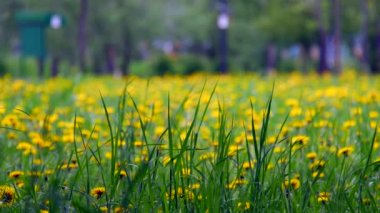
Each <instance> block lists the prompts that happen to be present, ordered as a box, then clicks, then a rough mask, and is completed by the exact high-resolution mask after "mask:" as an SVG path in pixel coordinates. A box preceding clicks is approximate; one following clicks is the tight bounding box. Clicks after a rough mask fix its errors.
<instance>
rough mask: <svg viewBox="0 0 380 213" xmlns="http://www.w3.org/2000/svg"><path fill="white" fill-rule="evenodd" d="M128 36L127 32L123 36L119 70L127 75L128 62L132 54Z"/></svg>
mask: <svg viewBox="0 0 380 213" xmlns="http://www.w3.org/2000/svg"><path fill="white" fill-rule="evenodd" d="M130 40H131V39H130V36H129V35H128V34H127V36H125V37H124V42H123V43H124V45H123V46H124V47H123V53H122V55H123V60H122V63H121V72H122V75H124V76H125V75H128V74H129V64H130V61H131V55H132V44H131V42H130Z"/></svg>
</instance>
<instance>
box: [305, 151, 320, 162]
mask: <svg viewBox="0 0 380 213" xmlns="http://www.w3.org/2000/svg"><path fill="white" fill-rule="evenodd" d="M306 158H307V159H309V160H312V161H314V160H315V159H316V158H317V153H316V152H309V153H307V154H306Z"/></svg>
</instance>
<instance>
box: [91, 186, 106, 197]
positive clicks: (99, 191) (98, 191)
mask: <svg viewBox="0 0 380 213" xmlns="http://www.w3.org/2000/svg"><path fill="white" fill-rule="evenodd" d="M105 192H106V188H104V187H95V188H93V189H91V192H90V195H91V196H93V197H95V198H96V199H100V198H101V197H102V195H103V194H104V193H105Z"/></svg>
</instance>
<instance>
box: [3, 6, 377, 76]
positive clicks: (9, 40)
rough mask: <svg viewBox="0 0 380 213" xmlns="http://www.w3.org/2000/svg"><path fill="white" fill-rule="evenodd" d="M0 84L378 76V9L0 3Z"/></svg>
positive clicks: (361, 7)
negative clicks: (106, 78)
mask: <svg viewBox="0 0 380 213" xmlns="http://www.w3.org/2000/svg"><path fill="white" fill-rule="evenodd" d="M0 44H1V45H0V74H1V75H4V74H10V75H12V76H33V75H35V76H56V75H62V76H68V75H72V74H77V73H82V74H112V75H120V76H121V75H128V74H134V75H140V76H151V75H163V74H166V73H171V74H191V73H193V72H198V71H207V72H221V73H226V72H259V73H273V72H290V71H294V70H297V71H301V72H318V73H324V72H332V73H340V72H344V71H345V70H351V69H354V70H360V71H365V72H369V73H377V72H378V71H380V2H379V0H344V1H343V0H254V1H252V0H240V1H231V0H108V1H104V0H1V1H0Z"/></svg>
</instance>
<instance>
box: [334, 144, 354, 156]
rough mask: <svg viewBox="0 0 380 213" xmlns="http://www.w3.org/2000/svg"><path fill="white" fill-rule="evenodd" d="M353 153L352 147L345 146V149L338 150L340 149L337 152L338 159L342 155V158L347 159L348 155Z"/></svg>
mask: <svg viewBox="0 0 380 213" xmlns="http://www.w3.org/2000/svg"><path fill="white" fill-rule="evenodd" d="M353 151H354V147H352V146H347V147H343V148H340V149H339V150H338V153H337V155H338V157H340V156H342V155H343V156H344V157H347V156H348V155H350V154H351V153H352V152H353Z"/></svg>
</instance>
